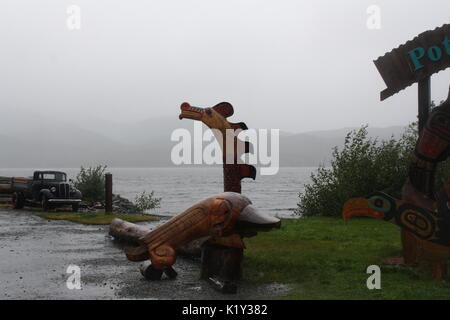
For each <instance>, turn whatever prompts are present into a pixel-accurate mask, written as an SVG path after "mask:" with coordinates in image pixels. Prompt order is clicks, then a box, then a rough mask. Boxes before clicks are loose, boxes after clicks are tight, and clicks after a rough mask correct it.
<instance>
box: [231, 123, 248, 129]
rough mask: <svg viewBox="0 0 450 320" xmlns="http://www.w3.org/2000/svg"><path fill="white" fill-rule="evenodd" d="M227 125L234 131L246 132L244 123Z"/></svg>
mask: <svg viewBox="0 0 450 320" xmlns="http://www.w3.org/2000/svg"><path fill="white" fill-rule="evenodd" d="M229 124H230V125H231V127H232V128H233V129H234V130H237V129H241V130H248V127H247V125H246V124H245V123H244V122H238V123H232V122H229Z"/></svg>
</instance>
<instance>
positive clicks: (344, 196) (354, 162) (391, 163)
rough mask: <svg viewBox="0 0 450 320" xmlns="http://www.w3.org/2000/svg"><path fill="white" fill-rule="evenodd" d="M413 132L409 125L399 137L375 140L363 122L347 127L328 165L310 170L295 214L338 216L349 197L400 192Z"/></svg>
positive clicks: (414, 134) (408, 159) (412, 142)
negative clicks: (342, 139) (381, 192)
mask: <svg viewBox="0 0 450 320" xmlns="http://www.w3.org/2000/svg"><path fill="white" fill-rule="evenodd" d="M416 140H417V132H416V131H415V130H414V129H413V126H410V127H409V129H408V130H407V131H406V132H405V134H404V135H403V136H402V138H400V139H399V140H395V139H394V138H391V139H389V140H384V141H381V142H379V141H378V140H377V139H372V138H368V137H367V126H363V127H361V128H360V129H359V130H354V131H351V132H350V133H348V134H347V136H346V137H345V143H344V147H343V149H342V150H339V149H338V148H337V147H335V148H334V149H333V159H332V161H331V167H329V168H325V167H324V166H321V167H319V168H318V169H317V172H315V173H312V174H311V180H312V183H311V184H307V185H305V190H304V192H303V193H300V194H299V203H298V207H297V209H296V213H297V214H301V215H303V216H306V217H307V216H340V215H341V210H342V206H343V204H344V203H345V201H347V200H348V199H350V198H353V197H359V196H362V195H367V194H370V193H372V192H374V191H383V192H386V193H388V194H390V195H392V196H394V197H399V196H400V191H401V188H402V186H403V184H404V182H405V179H406V177H407V172H408V164H409V162H410V156H411V151H412V150H413V148H414V146H415V143H416Z"/></svg>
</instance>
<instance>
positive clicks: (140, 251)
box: [124, 246, 150, 261]
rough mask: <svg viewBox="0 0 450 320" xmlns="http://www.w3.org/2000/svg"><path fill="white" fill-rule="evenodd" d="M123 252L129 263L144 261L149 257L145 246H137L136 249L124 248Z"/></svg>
mask: <svg viewBox="0 0 450 320" xmlns="http://www.w3.org/2000/svg"><path fill="white" fill-rule="evenodd" d="M124 251H125V255H126V256H127V258H128V260H130V261H144V260H147V259H148V258H149V257H150V255H149V253H148V250H147V246H139V247H136V248H125V250H124Z"/></svg>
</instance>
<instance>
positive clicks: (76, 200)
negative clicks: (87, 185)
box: [0, 171, 82, 212]
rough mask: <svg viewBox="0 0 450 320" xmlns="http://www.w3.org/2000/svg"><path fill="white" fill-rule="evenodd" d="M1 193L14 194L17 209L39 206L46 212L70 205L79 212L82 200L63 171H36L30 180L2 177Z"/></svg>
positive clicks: (13, 198)
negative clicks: (26, 206)
mask: <svg viewBox="0 0 450 320" xmlns="http://www.w3.org/2000/svg"><path fill="white" fill-rule="evenodd" d="M0 193H11V194H12V203H13V206H14V208H15V209H22V208H23V207H24V206H25V205H31V206H36V205H39V206H41V207H42V209H43V210H45V211H47V210H49V209H50V208H54V207H61V206H68V205H70V206H72V211H74V212H77V211H78V207H79V204H80V202H81V198H82V195H81V192H80V191H79V190H77V189H75V188H74V187H72V186H71V185H70V184H69V183H68V181H67V175H66V174H65V173H64V172H61V171H35V172H34V174H33V177H30V178H7V177H0Z"/></svg>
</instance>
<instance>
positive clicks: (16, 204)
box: [12, 192, 25, 209]
mask: <svg viewBox="0 0 450 320" xmlns="http://www.w3.org/2000/svg"><path fill="white" fill-rule="evenodd" d="M12 203H13V208H14V209H22V208H23V207H24V206H25V197H24V196H23V194H21V193H17V192H16V193H14V195H13V198H12Z"/></svg>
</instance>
